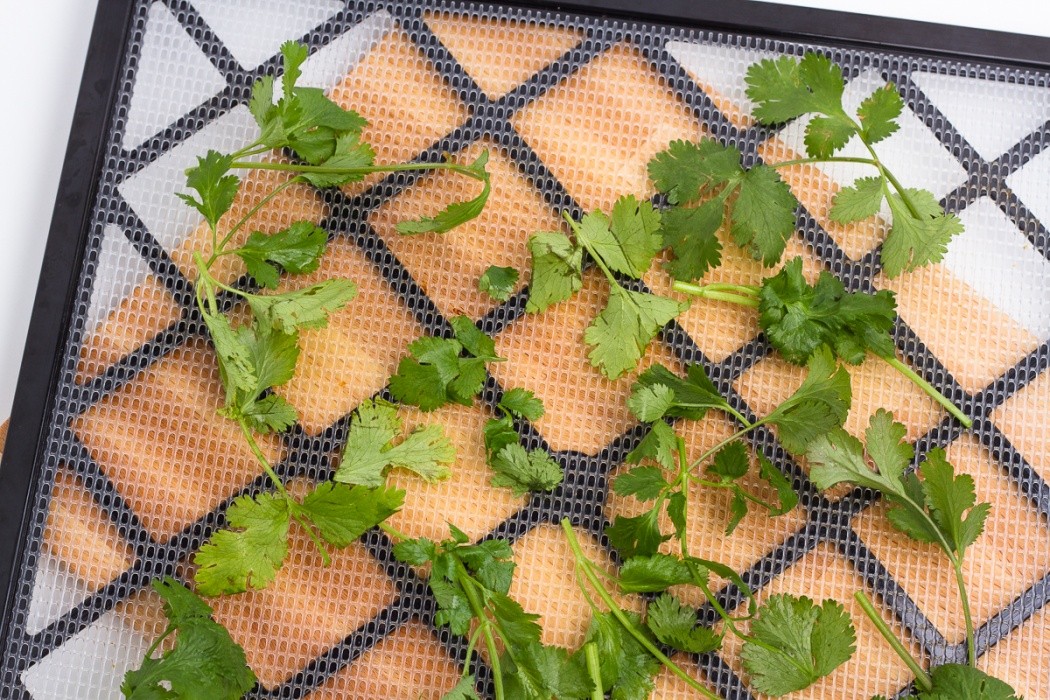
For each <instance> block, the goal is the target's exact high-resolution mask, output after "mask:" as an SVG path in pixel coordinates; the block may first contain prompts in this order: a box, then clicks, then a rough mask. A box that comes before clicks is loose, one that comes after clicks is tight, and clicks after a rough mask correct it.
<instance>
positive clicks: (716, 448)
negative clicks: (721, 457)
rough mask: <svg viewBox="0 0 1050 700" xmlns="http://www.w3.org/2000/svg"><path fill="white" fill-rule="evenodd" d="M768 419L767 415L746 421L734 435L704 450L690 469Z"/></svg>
mask: <svg viewBox="0 0 1050 700" xmlns="http://www.w3.org/2000/svg"><path fill="white" fill-rule="evenodd" d="M768 420H769V418H768V417H766V418H763V419H761V420H757V421H755V422H754V423H748V422H747V421H744V427H743V428H741V429H740V430H738V431H736V432H735V433H733V434H732V435H730V436H729V437H727V438H726V439H725V440H723V441H722V442H720V443H718V444H717V445H715V446H714V447H712V448H711V449H710V450H708V451H706V452H704V453H703V454H702V455H700V457H699V458H698V459H696V460H695V461H694V462H693V464H692V466H691V467H690V469H696V468H697V467H699V466H700V465H701V464H703V463H704V462H706V461H707V459H708V458H709V457H710V456H711V455H713V454H715V453H716V452H718V451H719V450H720V449H722V448H723V447H725V446H726V445H728V444H729V443H731V442H733V441H734V440H738V439H740V438H742V437H744V436H745V435H747V434H748V433H749V432H751V431H752V430H754V429H755V428H757V427H758V426H760V425H764V424H765V423H766V422H767V421H768Z"/></svg>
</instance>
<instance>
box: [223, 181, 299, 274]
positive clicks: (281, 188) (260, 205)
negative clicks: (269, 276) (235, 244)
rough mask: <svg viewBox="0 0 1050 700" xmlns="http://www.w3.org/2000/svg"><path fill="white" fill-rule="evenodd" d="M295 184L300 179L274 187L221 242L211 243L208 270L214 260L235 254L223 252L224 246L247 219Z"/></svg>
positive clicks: (233, 251)
mask: <svg viewBox="0 0 1050 700" xmlns="http://www.w3.org/2000/svg"><path fill="white" fill-rule="evenodd" d="M297 182H301V180H300V178H298V177H293V178H292V179H291V180H288V181H287V182H284V183H282V184H280V185H278V186H277V187H275V188H274V190H273V191H272V192H270V194H268V195H266V196H265V197H263V198H262V199H261V200H259V203H258V204H256V205H255V206H254V207H252V208H251V209H249V210H248V213H247V214H245V215H244V216H243V217H241V220H240V221H238V222H237V223H236V224H234V225H233V228H231V229H230V230H229V231H227V232H226V235H225V236H223V239H222V240H221V241H219V243H218V244H215V243H214V242H213V244H212V251H211V257H210V258H209V259H208V264H207V266H208V269H209V270H210V269H211V266H212V264H213V263H214V262H215V259H216V258H218V257H219V256H222V255H229V254H231V253H235V252H237V251H235V250H230V251H225V252H223V248H225V247H226V244H227V243H229V242H230V239H231V238H233V237H234V236H235V235H236V234H237V232H238V231H240V230H241V228H242V227H243V226H244V225H245V224H246V223H248V219H250V218H252V217H253V216H255V215H256V214H257V213H258V212H259V210H260V209H262V208H263V207H264V206H266V205H267V204H269V203H270V202H271V201H272V200H273V198H274V197H276V196H277V195H279V194H280V193H281V192H283V191H284V190H286V189H288V188H289V187H291V186H292V185H294V184H296V183H297ZM238 250H239V249H238Z"/></svg>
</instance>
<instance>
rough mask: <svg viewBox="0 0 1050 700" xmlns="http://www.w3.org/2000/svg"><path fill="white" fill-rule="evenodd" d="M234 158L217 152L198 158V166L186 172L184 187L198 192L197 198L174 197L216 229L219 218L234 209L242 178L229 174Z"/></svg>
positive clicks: (189, 196)
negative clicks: (231, 208) (194, 210)
mask: <svg viewBox="0 0 1050 700" xmlns="http://www.w3.org/2000/svg"><path fill="white" fill-rule="evenodd" d="M231 165H233V158H231V157H230V156H225V155H223V154H221V153H219V152H218V151H208V152H207V154H205V156H204V157H203V158H201V157H200V156H198V157H197V165H196V166H195V167H193V168H190V169H189V170H188V171H187V172H186V186H187V187H190V188H191V189H194V190H197V195H198V197H197V198H196V199H195V198H194V197H193V195H189V194H177V195H176V196H178V197H179V199H181V200H182V201H184V202H186V204H189V205H190V206H191V207H193V208H194V209H196V210H197V211H199V212H200V213H201V215H202V216H203V217H204V220H205V221H207V222H208V225H209V226H211V227H212V228H215V227H216V226H217V225H218V224H219V219H220V218H222V215H223V214H225V213H226V212H228V211H229V210H230V207H231V206H233V200H234V198H235V197H236V196H237V189H238V188H239V187H240V185H241V179H240V178H239V177H237V176H236V175H230V174H229V172H230V166H231Z"/></svg>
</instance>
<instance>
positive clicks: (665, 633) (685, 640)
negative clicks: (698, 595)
mask: <svg viewBox="0 0 1050 700" xmlns="http://www.w3.org/2000/svg"><path fill="white" fill-rule="evenodd" d="M696 616H697V611H696V609H695V608H691V607H689V606H688V605H683V604H682V603H681V601H679V600H678V599H677V598H675V597H674V596H673V595H670V594H668V593H664V594H662V595H661V596H659V597H658V598H657V599H656V600H654V601H653V602H651V603H649V608H648V612H647V619H646V624H647V625H648V627H649V630H650V631H651V632H652V633H653V634H654V635H655V636H656V638H657V639H658V640H660V642H661V643H662V644H666V645H667V646H669V647H671V648H673V649H677V650H679V651H687V652H690V653H693V654H703V653H706V652H709V651H714V650H715V649H718V648H719V647H720V646H721V645H722V637H721V635H718V634H715V633H714V631H712V630H710V629H708V628H707V627H698V626H697V624H696V622H697V620H696Z"/></svg>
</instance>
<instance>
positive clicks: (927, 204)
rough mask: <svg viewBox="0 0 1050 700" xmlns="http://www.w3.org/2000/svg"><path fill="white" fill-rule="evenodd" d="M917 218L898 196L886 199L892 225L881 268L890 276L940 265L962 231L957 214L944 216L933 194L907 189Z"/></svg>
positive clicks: (893, 195) (885, 244)
mask: <svg viewBox="0 0 1050 700" xmlns="http://www.w3.org/2000/svg"><path fill="white" fill-rule="evenodd" d="M905 194H906V196H907V197H908V201H910V202H911V204H912V206H913V207H914V208H915V212H916V214H918V216H916V215H915V214H913V213H912V210H911V209H910V208H909V207H908V204H907V203H906V202H905V200H904V199H902V198H901V196H900V195H899V194H896V193H895V194H891V195H889V197H888V198H887V200H888V201H889V205H890V212H891V213H892V214H893V226H892V228H890V232H889V234H887V236H886V240H885V242H884V243H883V244H882V266H883V269H885V271H886V274H887V275H889V276H890V277H897V276H899V275H900V274H901V273H903V272H906V271H910V270H914V269H916V268H918V267H922V266H923V265H926V264H927V263H933V262H938V261H939V260H941V258H943V257H944V254H945V253H946V252H948V243H949V241H951V239H952V238H953V237H954V236H955V235H957V234H959V233H962V231H963V225H962V222H961V221H960V220H959V217H957V216H956V215H955V214H945V213H944V210H943V209H941V205H940V204H939V203H938V202H937V200H936V199H935V198H934V196H933V194H931V193H930V192H928V191H926V190H916V189H906V190H905Z"/></svg>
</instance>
